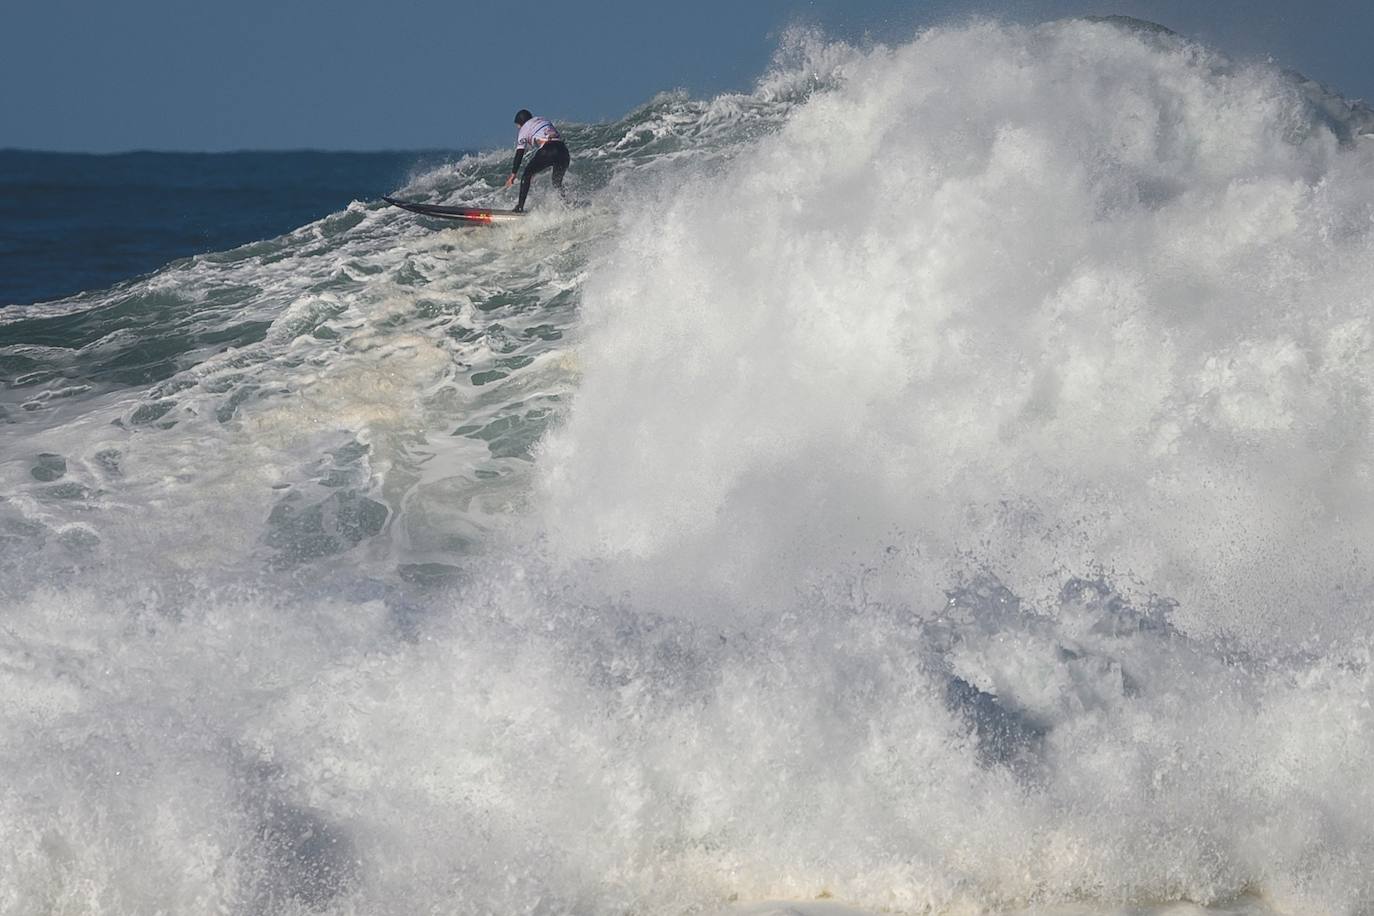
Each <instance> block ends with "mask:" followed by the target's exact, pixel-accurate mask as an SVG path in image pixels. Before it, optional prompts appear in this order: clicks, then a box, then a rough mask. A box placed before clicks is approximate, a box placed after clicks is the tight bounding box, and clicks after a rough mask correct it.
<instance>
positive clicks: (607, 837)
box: [0, 21, 1374, 916]
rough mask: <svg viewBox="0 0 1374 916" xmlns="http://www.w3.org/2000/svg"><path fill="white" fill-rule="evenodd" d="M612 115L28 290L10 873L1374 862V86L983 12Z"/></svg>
mask: <svg viewBox="0 0 1374 916" xmlns="http://www.w3.org/2000/svg"><path fill="white" fill-rule="evenodd" d="M1314 76H1317V77H1320V74H1314ZM560 128H561V129H564V133H565V136H566V137H567V139H568V141H569V145H570V147H571V149H572V152H573V169H572V171H571V172H570V173H569V187H570V189H571V190H572V191H573V193H574V196H575V197H577V199H578V204H579V205H578V206H575V207H572V208H563V207H560V206H558V205H557V204H556V203H555V202H554V201H553V199H552V195H551V193H549V190H548V188H547V185H546V183H545V180H544V179H541V180H539V181H537V182H536V196H535V197H534V198H533V204H534V206H535V208H536V210H535V212H534V213H533V214H532V215H530V216H529V217H528V218H526V219H525V220H524V221H523V222H522V223H521V224H519V225H518V226H515V227H511V228H499V229H462V228H453V227H451V226H444V225H438V224H436V223H433V222H427V221H425V220H422V219H419V218H417V217H415V216H413V215H412V214H408V213H405V212H402V211H400V210H398V209H395V208H391V207H387V206H385V205H384V204H382V203H381V202H380V201H376V200H371V201H355V202H354V203H353V204H352V205H351V206H349V207H348V208H347V209H346V210H344V211H341V212H338V213H335V214H332V215H330V216H329V217H327V218H325V219H323V220H320V221H318V222H315V223H311V224H309V225H306V226H303V227H301V228H299V229H297V230H295V231H293V232H290V233H288V234H286V235H283V236H280V237H277V238H272V239H265V240H262V241H259V242H255V243H253V244H250V245H246V246H243V247H241V248H236V249H233V250H230V251H225V252H218V253H213V254H204V255H197V256H195V257H192V258H187V259H183V260H179V261H176V262H173V263H171V264H169V265H167V266H166V267H164V268H162V269H161V270H159V271H157V272H155V273H153V274H151V275H149V276H147V277H143V278H139V279H135V280H130V281H127V282H124V283H121V284H118V285H116V286H114V287H112V288H110V289H105V290H96V291H91V292H86V293H82V294H80V295H78V296H74V297H71V298H69V299H65V300H61V301H55V302H44V303H38V304H32V305H14V306H9V307H7V308H4V309H3V310H0V379H2V380H3V383H4V384H3V389H2V390H0V698H3V704H0V913H4V914H34V913H49V914H127V913H144V914H154V913H164V914H174V913H178V914H179V913H223V914H306V913H321V914H341V916H342V914H387V916H389V914H396V916H400V914H406V916H412V914H453V913H463V914H478V913H490V914H503V916H504V914H565V913H566V914H611V913H616V914H633V916H669V914H673V916H677V914H717V913H728V914H732V916H742V914H765V913H768V914H773V913H801V914H818V916H819V914H842V913H843V914H854V913H922V914H925V913H931V914H934V913H939V914H973V913H999V914H1011V913H1037V914H1056V916H1090V914H1092V916H1100V914H1173V916H1182V914H1194V916H1196V914H1203V913H1209V914H1223V913H1225V914H1271V913H1290V914H1369V913H1374V877H1372V876H1374V832H1371V830H1370V824H1371V822H1374V783H1371V781H1370V779H1369V776H1368V771H1369V766H1370V763H1371V761H1374V710H1372V709H1371V697H1372V696H1374V690H1372V689H1371V687H1372V686H1374V685H1372V684H1371V679H1372V678H1374V673H1372V672H1374V669H1372V668H1371V663H1372V660H1371V648H1372V647H1374V614H1371V610H1372V609H1374V562H1372V560H1374V557H1371V551H1372V550H1374V463H1372V462H1374V319H1372V318H1371V304H1374V302H1372V297H1374V294H1372V293H1371V290H1374V141H1371V140H1370V139H1369V138H1367V137H1366V136H1365V135H1366V134H1367V133H1369V132H1371V131H1374V116H1372V115H1371V113H1370V112H1369V110H1368V109H1366V108H1365V107H1363V106H1362V105H1359V104H1355V103H1351V102H1348V101H1346V100H1344V99H1342V98H1341V97H1340V96H1339V95H1338V94H1336V93H1334V92H1332V91H1329V90H1327V89H1325V88H1323V87H1322V86H1321V85H1320V84H1318V83H1316V82H1313V81H1311V80H1307V79H1305V78H1303V77H1300V76H1298V75H1296V74H1293V73H1287V72H1282V71H1280V70H1279V69H1277V68H1275V67H1273V66H1272V65H1269V64H1264V63H1253V62H1243V61H1236V60H1231V59H1228V58H1226V57H1225V56H1223V55H1221V54H1220V53H1218V52H1216V51H1213V50H1210V49H1208V48H1205V47H1202V46H1199V45H1197V44H1195V43H1192V42H1189V41H1186V40H1184V39H1182V38H1179V37H1178V36H1174V35H1172V34H1170V33H1167V32H1164V31H1161V30H1158V29H1152V28H1149V27H1146V26H1143V25H1140V24H1132V23H1127V22H1121V21H1065V22H1056V23H1049V24H1045V25H1040V26H1036V27H1023V26H1015V25H1007V24H1003V23H998V22H994V21H979V22H972V23H966V24H959V25H951V26H948V27H942V28H935V29H930V30H926V31H923V32H921V33H919V34H917V35H915V36H914V37H913V38H912V39H911V40H910V41H908V42H906V43H903V44H895V45H890V46H888V45H872V46H864V47H854V46H850V45H847V44H844V43H839V42H833V41H827V40H825V39H823V38H821V37H818V36H815V35H808V34H795V35H792V36H789V38H788V39H787V41H785V42H784V46H783V47H782V48H781V50H780V51H779V53H778V57H777V60H776V62H775V64H774V65H773V67H772V68H771V69H770V70H769V71H768V73H766V74H765V75H764V76H763V77H762V78H761V79H760V80H759V82H758V84H757V85H756V86H755V88H754V89H753V90H752V91H750V92H747V93H738V94H727V95H722V96H719V97H715V98H710V99H695V98H692V97H690V96H688V95H686V94H684V93H667V94H664V95H661V96H659V97H656V98H654V99H653V100H651V101H650V102H648V103H647V104H645V105H644V106H642V107H640V108H638V109H636V110H635V111H633V112H631V113H630V114H629V115H627V116H626V117H625V118H623V119H622V120H619V121H616V122H610V123H601V124H589V125H575V124H569V125H563V124H560ZM508 157H509V152H508V151H506V150H496V151H492V152H489V153H484V154H480V155H473V156H470V157H467V158H464V159H462V160H461V161H457V162H453V163H450V164H447V165H444V166H441V167H437V168H431V169H428V170H425V171H422V172H420V173H417V174H415V175H414V176H413V177H412V179H411V180H410V181H409V183H408V184H407V185H406V186H405V187H403V188H400V189H398V190H397V192H396V196H399V197H403V198H406V199H415V200H426V201H430V202H437V203H447V204H459V203H478V204H491V203H498V204H499V203H500V202H501V201H502V200H503V198H501V197H500V196H499V190H500V188H501V185H502V184H503V182H504V178H505V172H506V168H507V164H508V162H509V158H508ZM541 192H542V194H541Z"/></svg>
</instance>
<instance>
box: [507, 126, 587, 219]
mask: <svg viewBox="0 0 1374 916" xmlns="http://www.w3.org/2000/svg"><path fill="white" fill-rule="evenodd" d="M515 124H516V126H517V127H519V128H520V132H519V133H518V134H517V135H516V137H515V162H514V163H512V164H511V167H510V177H509V178H507V179H506V187H508V188H509V187H510V186H511V185H512V184H514V183H515V176H516V175H517V174H518V173H519V171H520V160H521V159H523V158H525V150H527V149H529V148H530V147H531V146H535V147H538V148H537V149H536V150H535V151H534V155H533V156H531V157H530V163H529V165H527V166H525V177H524V178H522V179H520V202H519V203H518V204H516V205H515V212H516V213H524V212H525V198H526V197H528V196H529V193H530V182H531V181H533V180H534V176H535V175H538V174H539V173H540V172H542V171H544V170H545V169H549V168H551V169H553V186H554V187H555V188H557V189H558V193H559V194H560V195H562V196H563V199H564V200H566V199H567V195H566V194H563V173H564V172H566V171H567V170H568V165H569V164H570V163H571V162H572V156H571V155H570V154H569V153H568V145H567V144H566V143H564V142H563V137H562V136H561V135H560V134H559V133H558V128H556V127H554V126H553V122H552V121H550V120H549V119H548V118H536V117H535V116H534V115H532V114H530V113H529V110H528V109H525V108H522V109H520V110H519V111H517V112H516V113H515Z"/></svg>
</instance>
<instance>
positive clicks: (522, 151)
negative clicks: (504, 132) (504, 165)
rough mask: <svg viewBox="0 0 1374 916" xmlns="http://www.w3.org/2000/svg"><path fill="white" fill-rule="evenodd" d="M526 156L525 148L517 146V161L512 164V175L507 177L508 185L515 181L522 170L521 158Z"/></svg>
mask: <svg viewBox="0 0 1374 916" xmlns="http://www.w3.org/2000/svg"><path fill="white" fill-rule="evenodd" d="M524 158H525V148H524V147H523V146H517V147H516V148H515V161H514V162H512V163H511V166H510V177H509V178H507V179H506V187H508V188H509V187H510V186H511V185H512V184H514V183H515V176H516V174H517V173H518V172H519V171H520V160H521V159H524Z"/></svg>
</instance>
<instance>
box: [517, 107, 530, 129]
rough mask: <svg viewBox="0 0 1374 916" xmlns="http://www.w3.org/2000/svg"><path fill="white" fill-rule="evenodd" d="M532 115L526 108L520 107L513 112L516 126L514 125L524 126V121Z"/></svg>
mask: <svg viewBox="0 0 1374 916" xmlns="http://www.w3.org/2000/svg"><path fill="white" fill-rule="evenodd" d="M532 117H534V115H532V114H530V112H529V109H528V108H522V109H520V110H519V111H517V112H516V113H515V126H516V127H524V126H525V122H526V121H528V120H529V119H530V118H532Z"/></svg>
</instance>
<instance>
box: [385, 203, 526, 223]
mask: <svg viewBox="0 0 1374 916" xmlns="http://www.w3.org/2000/svg"><path fill="white" fill-rule="evenodd" d="M382 200H384V201H386V202H387V203H389V204H391V205H392V206H393V207H400V208H401V209H402V210H409V211H410V212H411V213H418V214H420V215H421V216H432V217H434V218H436V219H454V220H458V221H459V222H464V223H476V224H478V225H482V226H490V225H492V224H494V223H511V222H514V221H515V220H518V219H520V217H522V216H524V215H525V214H524V213H517V212H516V211H514V210H492V209H489V208H487V207H443V206H440V205H439V204H417V203H412V202H410V201H408V200H397V199H396V198H394V197H383V198H382Z"/></svg>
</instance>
